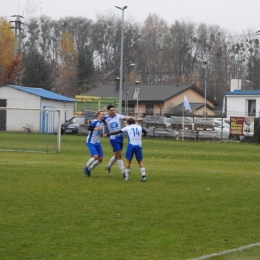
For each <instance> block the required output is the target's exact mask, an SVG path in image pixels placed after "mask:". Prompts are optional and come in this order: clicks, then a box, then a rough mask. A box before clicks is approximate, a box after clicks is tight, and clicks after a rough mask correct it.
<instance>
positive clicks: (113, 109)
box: [107, 105, 116, 116]
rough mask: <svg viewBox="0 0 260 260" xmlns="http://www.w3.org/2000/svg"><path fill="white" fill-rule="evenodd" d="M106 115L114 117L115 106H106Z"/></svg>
mask: <svg viewBox="0 0 260 260" xmlns="http://www.w3.org/2000/svg"><path fill="white" fill-rule="evenodd" d="M107 113H108V115H109V116H114V115H115V114H116V110H115V106H113V105H108V106H107Z"/></svg>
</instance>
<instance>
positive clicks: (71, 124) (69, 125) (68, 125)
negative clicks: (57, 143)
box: [61, 116, 85, 134]
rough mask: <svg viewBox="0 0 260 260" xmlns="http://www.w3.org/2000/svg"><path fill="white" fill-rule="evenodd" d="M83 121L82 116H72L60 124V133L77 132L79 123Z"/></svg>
mask: <svg viewBox="0 0 260 260" xmlns="http://www.w3.org/2000/svg"><path fill="white" fill-rule="evenodd" d="M84 123H85V118H84V116H73V117H72V118H71V119H69V120H68V121H66V122H65V123H64V124H62V125H61V134H65V133H66V134H77V133H78V131H79V125H80V124H84Z"/></svg>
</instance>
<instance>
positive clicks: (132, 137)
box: [121, 124, 146, 147]
mask: <svg viewBox="0 0 260 260" xmlns="http://www.w3.org/2000/svg"><path fill="white" fill-rule="evenodd" d="M121 131H123V132H126V133H127V137H128V144H131V145H133V146H138V147H142V132H143V131H145V130H144V129H143V128H142V127H141V126H140V125H137V124H131V125H128V126H126V127H124V128H122V129H121ZM145 132H146V131H145Z"/></svg>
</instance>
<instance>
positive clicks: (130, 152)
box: [125, 145, 143, 162]
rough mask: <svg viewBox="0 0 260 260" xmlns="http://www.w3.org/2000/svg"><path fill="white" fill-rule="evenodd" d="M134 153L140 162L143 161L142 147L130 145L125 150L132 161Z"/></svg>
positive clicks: (126, 156) (127, 157) (128, 158)
mask: <svg viewBox="0 0 260 260" xmlns="http://www.w3.org/2000/svg"><path fill="white" fill-rule="evenodd" d="M134 155H135V158H136V160H137V161H138V162H139V161H141V160H142V159H143V152H142V147H140V146H133V145H128V146H127V148H126V152H125V158H126V159H127V160H129V161H132V159H133V156H134Z"/></svg>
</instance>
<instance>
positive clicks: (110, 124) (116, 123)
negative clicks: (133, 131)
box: [104, 114, 125, 141]
mask: <svg viewBox="0 0 260 260" xmlns="http://www.w3.org/2000/svg"><path fill="white" fill-rule="evenodd" d="M124 118H125V116H123V115H119V114H116V115H115V116H114V117H110V116H109V115H106V116H105V117H104V122H105V124H106V127H107V131H108V133H111V132H115V131H119V130H121V125H120V120H123V119H124ZM109 138H110V139H114V140H118V141H122V140H123V134H122V133H120V134H117V135H111V136H109Z"/></svg>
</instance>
